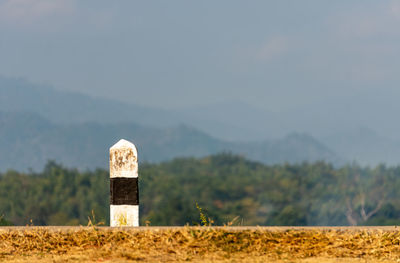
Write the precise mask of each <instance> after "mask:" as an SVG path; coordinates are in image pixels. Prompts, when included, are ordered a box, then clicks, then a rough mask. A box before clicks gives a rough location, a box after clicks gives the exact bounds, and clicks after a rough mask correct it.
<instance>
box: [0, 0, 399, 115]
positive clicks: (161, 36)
mask: <svg viewBox="0 0 400 263" xmlns="http://www.w3.org/2000/svg"><path fill="white" fill-rule="evenodd" d="M399 28H400V1H366V0H363V1H361V0H359V1H347V0H346V1H345V0H342V1H323V0H313V1H307V0H304V1H285V0H279V1H232V0H225V1H222V0H219V1H131V0H129V1H128V0H125V1H122V0H120V1H103V0H86V1H77V0H35V1H33V0H0V75H4V76H12V77H25V78H27V79H29V80H31V81H33V82H36V83H44V84H48V85H52V86H54V87H55V88H57V89H62V90H71V91H80V92H84V93H87V94H91V95H95V96H102V97H108V98H115V99H120V100H124V101H129V102H133V103H137V104H141V105H149V106H157V107H162V108H171V107H174V108H176V107H178V108H179V107H186V106H190V105H202V104H208V103H215V102H220V101H243V102H246V103H249V104H252V105H254V106H257V107H259V108H264V109H269V110H272V111H285V110H287V109H293V108H296V107H299V106H302V105H306V104H310V103H315V102H316V101H321V100H328V101H329V100H330V99H331V98H337V97H343V96H357V94H358V93H363V92H371V93H373V94H382V93H386V92H387V93H388V94H389V93H390V94H391V93H394V94H399V95H400V91H398V90H399V88H398V83H399V82H400V72H399V71H400V30H399Z"/></svg>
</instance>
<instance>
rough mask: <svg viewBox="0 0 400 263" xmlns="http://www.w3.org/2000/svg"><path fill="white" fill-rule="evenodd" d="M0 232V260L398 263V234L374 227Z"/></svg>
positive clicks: (36, 228) (81, 229)
mask: <svg viewBox="0 0 400 263" xmlns="http://www.w3.org/2000/svg"><path fill="white" fill-rule="evenodd" d="M0 230H1V231H0V261H2V262H4V261H5V262H23V261H27V262H35V261H41V262H50V261H51V262H74V261H75V262H81V261H90V262H93V261H96V262H111V261H112V262H126V261H143V262H160V261H161V262H166V261H171V262H176V261H193V262H244V261H245V262H309V263H316V262H349V263H350V262H377V261H379V262H400V260H399V261H398V259H400V245H399V244H400V232H398V231H396V230H381V229H378V228H376V229H375V228H374V229H313V228H311V229H291V230H288V229H286V230H285V229H275V230H271V229H268V228H252V229H245V228H243V229H235V228H232V227H225V228H208V227H196V228H194V227H183V228H165V229H164V228H144V229H132V228H129V229H110V228H94V227H89V228H87V227H82V228H78V229H71V230H68V229H58V230H57V229H51V228H38V227H27V228H19V229H18V228H17V229H15V228H4V229H0Z"/></svg>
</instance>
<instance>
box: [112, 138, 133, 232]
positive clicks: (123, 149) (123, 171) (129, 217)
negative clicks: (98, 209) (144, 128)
mask: <svg viewBox="0 0 400 263" xmlns="http://www.w3.org/2000/svg"><path fill="white" fill-rule="evenodd" d="M121 178H125V180H129V181H131V180H133V181H134V182H133V184H132V185H129V184H126V182H125V181H124V184H122V185H121V184H116V185H119V187H117V188H118V189H110V193H111V195H112V198H111V200H114V199H115V198H114V197H116V196H119V197H120V198H119V199H120V200H121V201H122V202H115V203H111V204H110V226H112V227H119V226H134V227H137V226H139V203H138V202H139V199H138V198H137V199H135V198H134V197H135V195H137V197H138V196H139V194H138V183H137V178H138V158H137V150H136V147H135V145H134V144H133V143H131V142H128V141H126V140H120V141H119V142H117V143H116V144H115V145H114V146H112V147H111V148H110V180H122V179H121ZM111 185H112V184H111V183H110V186H111ZM124 185H125V187H124ZM127 185H128V187H126V186H127ZM134 199H135V200H136V201H137V203H136V202H135V203H130V202H128V201H127V200H134Z"/></svg>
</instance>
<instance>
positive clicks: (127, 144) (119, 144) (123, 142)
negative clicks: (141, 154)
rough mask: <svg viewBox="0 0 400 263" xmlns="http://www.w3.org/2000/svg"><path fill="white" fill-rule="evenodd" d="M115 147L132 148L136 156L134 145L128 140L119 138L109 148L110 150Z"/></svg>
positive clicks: (115, 148)
mask: <svg viewBox="0 0 400 263" xmlns="http://www.w3.org/2000/svg"><path fill="white" fill-rule="evenodd" d="M117 149H132V150H133V152H134V153H135V155H136V156H137V150H136V146H135V145H134V144H133V143H131V142H130V141H127V140H124V139H121V140H119V141H118V142H117V143H116V144H114V145H113V146H112V147H111V148H110V151H111V150H117Z"/></svg>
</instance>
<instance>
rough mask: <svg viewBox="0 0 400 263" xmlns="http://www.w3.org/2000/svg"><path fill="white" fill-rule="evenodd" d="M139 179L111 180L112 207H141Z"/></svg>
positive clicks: (118, 178) (122, 178)
mask: <svg viewBox="0 0 400 263" xmlns="http://www.w3.org/2000/svg"><path fill="white" fill-rule="evenodd" d="M138 190H139V189H138V178H126V177H116V178H110V197H111V198H110V204H111V205H139V191H138Z"/></svg>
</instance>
